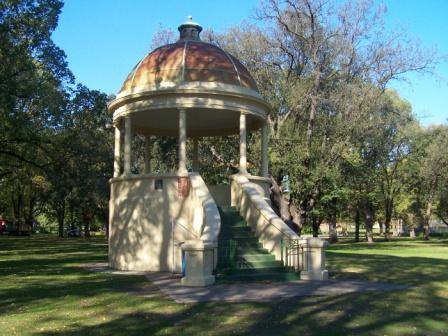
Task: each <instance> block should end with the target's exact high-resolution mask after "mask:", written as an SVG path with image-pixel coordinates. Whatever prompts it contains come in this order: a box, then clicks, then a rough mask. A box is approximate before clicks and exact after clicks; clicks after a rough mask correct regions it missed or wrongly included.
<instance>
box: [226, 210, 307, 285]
mask: <svg viewBox="0 0 448 336" xmlns="http://www.w3.org/2000/svg"><path fill="white" fill-rule="evenodd" d="M219 211H220V215H221V233H220V236H219V239H218V270H219V272H218V282H219V281H224V282H225V281H265V280H267V281H290V280H297V279H298V275H297V274H296V273H294V272H292V271H291V270H290V269H287V268H285V267H283V265H282V263H281V262H280V261H276V260H275V257H274V255H272V254H270V253H269V251H268V250H266V249H264V248H263V246H262V244H260V243H259V241H258V238H257V237H256V236H255V234H254V233H253V232H252V230H251V229H250V227H249V226H247V223H246V221H245V220H244V218H243V217H241V216H240V214H239V213H238V211H237V210H236V209H235V208H234V207H228V206H227V207H221V208H219Z"/></svg>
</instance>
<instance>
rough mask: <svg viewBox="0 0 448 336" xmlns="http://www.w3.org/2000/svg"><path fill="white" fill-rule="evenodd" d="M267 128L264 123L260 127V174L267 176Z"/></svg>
mask: <svg viewBox="0 0 448 336" xmlns="http://www.w3.org/2000/svg"><path fill="white" fill-rule="evenodd" d="M268 132H269V129H268V126H267V125H264V126H263V128H262V129H261V176H263V177H268V174H269V172H268V170H269V158H268V141H269V133H268Z"/></svg>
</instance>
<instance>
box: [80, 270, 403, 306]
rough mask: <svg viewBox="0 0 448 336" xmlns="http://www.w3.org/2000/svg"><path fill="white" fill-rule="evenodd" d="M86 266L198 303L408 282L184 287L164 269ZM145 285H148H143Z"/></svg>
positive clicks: (345, 291)
mask: <svg viewBox="0 0 448 336" xmlns="http://www.w3.org/2000/svg"><path fill="white" fill-rule="evenodd" d="M84 267H85V268H87V269H89V270H91V271H96V272H111V273H113V274H120V275H143V276H145V277H146V279H148V280H149V281H151V283H152V284H153V285H155V286H156V287H157V288H158V289H159V290H160V291H161V292H162V293H163V294H165V295H167V296H169V297H170V298H171V299H173V300H174V301H175V302H177V303H197V302H208V301H225V302H270V301H275V300H283V299H290V298H294V297H303V296H312V295H318V296H322V295H341V294H349V293H355V292H367V291H395V290H405V289H407V288H409V287H408V286H403V285H396V284H390V283H383V282H369V281H359V280H325V281H304V280H296V281H288V282H286V281H285V282H251V283H229V284H215V285H213V286H208V287H184V286H181V284H180V277H179V276H178V275H173V274H171V273H164V272H132V271H129V272H128V271H116V270H111V269H109V268H108V267H107V263H96V264H88V265H85V266H84ZM146 288H147V287H146ZM146 290H148V294H150V295H151V294H152V293H153V289H150V288H147V289H145V288H142V289H141V290H138V291H136V293H137V294H141V295H143V296H144V295H145V291H146Z"/></svg>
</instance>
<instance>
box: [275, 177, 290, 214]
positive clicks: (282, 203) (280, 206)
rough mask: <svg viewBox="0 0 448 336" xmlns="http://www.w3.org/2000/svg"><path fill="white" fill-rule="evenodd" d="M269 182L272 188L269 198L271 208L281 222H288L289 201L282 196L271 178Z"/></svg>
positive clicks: (278, 187)
mask: <svg viewBox="0 0 448 336" xmlns="http://www.w3.org/2000/svg"><path fill="white" fill-rule="evenodd" d="M271 182H272V187H271V195H270V198H271V202H272V208H273V209H274V211H275V212H276V213H277V215H278V216H279V217H280V218H281V219H282V220H284V221H289V220H290V219H291V215H290V211H289V207H290V205H289V201H288V200H287V199H285V197H284V196H283V195H282V192H281V190H280V186H279V185H278V183H277V181H276V180H275V179H274V178H273V177H271Z"/></svg>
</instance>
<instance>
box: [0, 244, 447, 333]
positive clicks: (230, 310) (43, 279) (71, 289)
mask: <svg viewBox="0 0 448 336" xmlns="http://www.w3.org/2000/svg"><path fill="white" fill-rule="evenodd" d="M327 257H328V269H329V271H330V273H331V275H332V277H333V278H336V279H364V280H377V281H385V282H393V283H399V284H406V285H409V286H411V288H410V289H408V290H405V291H397V292H370V293H363V294H359V293H356V294H350V295H338V296H327V297H317V296H314V297H307V298H297V299H288V300H282V301H277V302H272V303H250V304H233V303H216V302H215V303H203V304H176V303H174V302H173V301H172V300H170V299H169V298H167V297H165V296H163V295H162V294H160V293H159V292H158V291H157V290H153V291H151V290H152V286H151V285H150V284H149V283H148V282H147V281H146V280H145V279H144V278H143V277H139V276H119V275H111V274H107V273H94V272H90V271H86V270H84V269H83V268H81V267H79V266H80V265H81V264H85V263H89V262H99V261H106V258H107V246H106V244H105V241H104V239H102V238H94V239H91V240H90V241H87V240H83V239H63V240H60V239H58V238H55V237H52V236H40V237H39V236H35V237H31V238H29V237H22V238H13V237H0V315H1V316H0V334H1V335H31V334H33V335H36V334H37V335H127V336H129V335H152V334H156V335H166V334H171V335H200V334H201V335H202V334H205V335H208V334H209V335H229V334H244V333H246V334H251V335H280V334H286V335H312V334H313V335H355V334H356V335H359V334H364V335H448V239H445V240H443V239H432V240H431V241H429V242H423V241H409V240H399V241H394V242H389V243H377V244H374V245H372V246H370V245H367V244H365V243H358V244H353V243H342V244H337V245H334V246H332V247H331V248H330V249H329V251H328V253H327ZM141 287H145V288H147V289H148V290H147V291H146V292H147V294H148V292H149V294H150V295H147V296H146V297H144V296H142V295H138V294H130V293H129V292H130V291H132V290H133V289H138V288H141Z"/></svg>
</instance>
